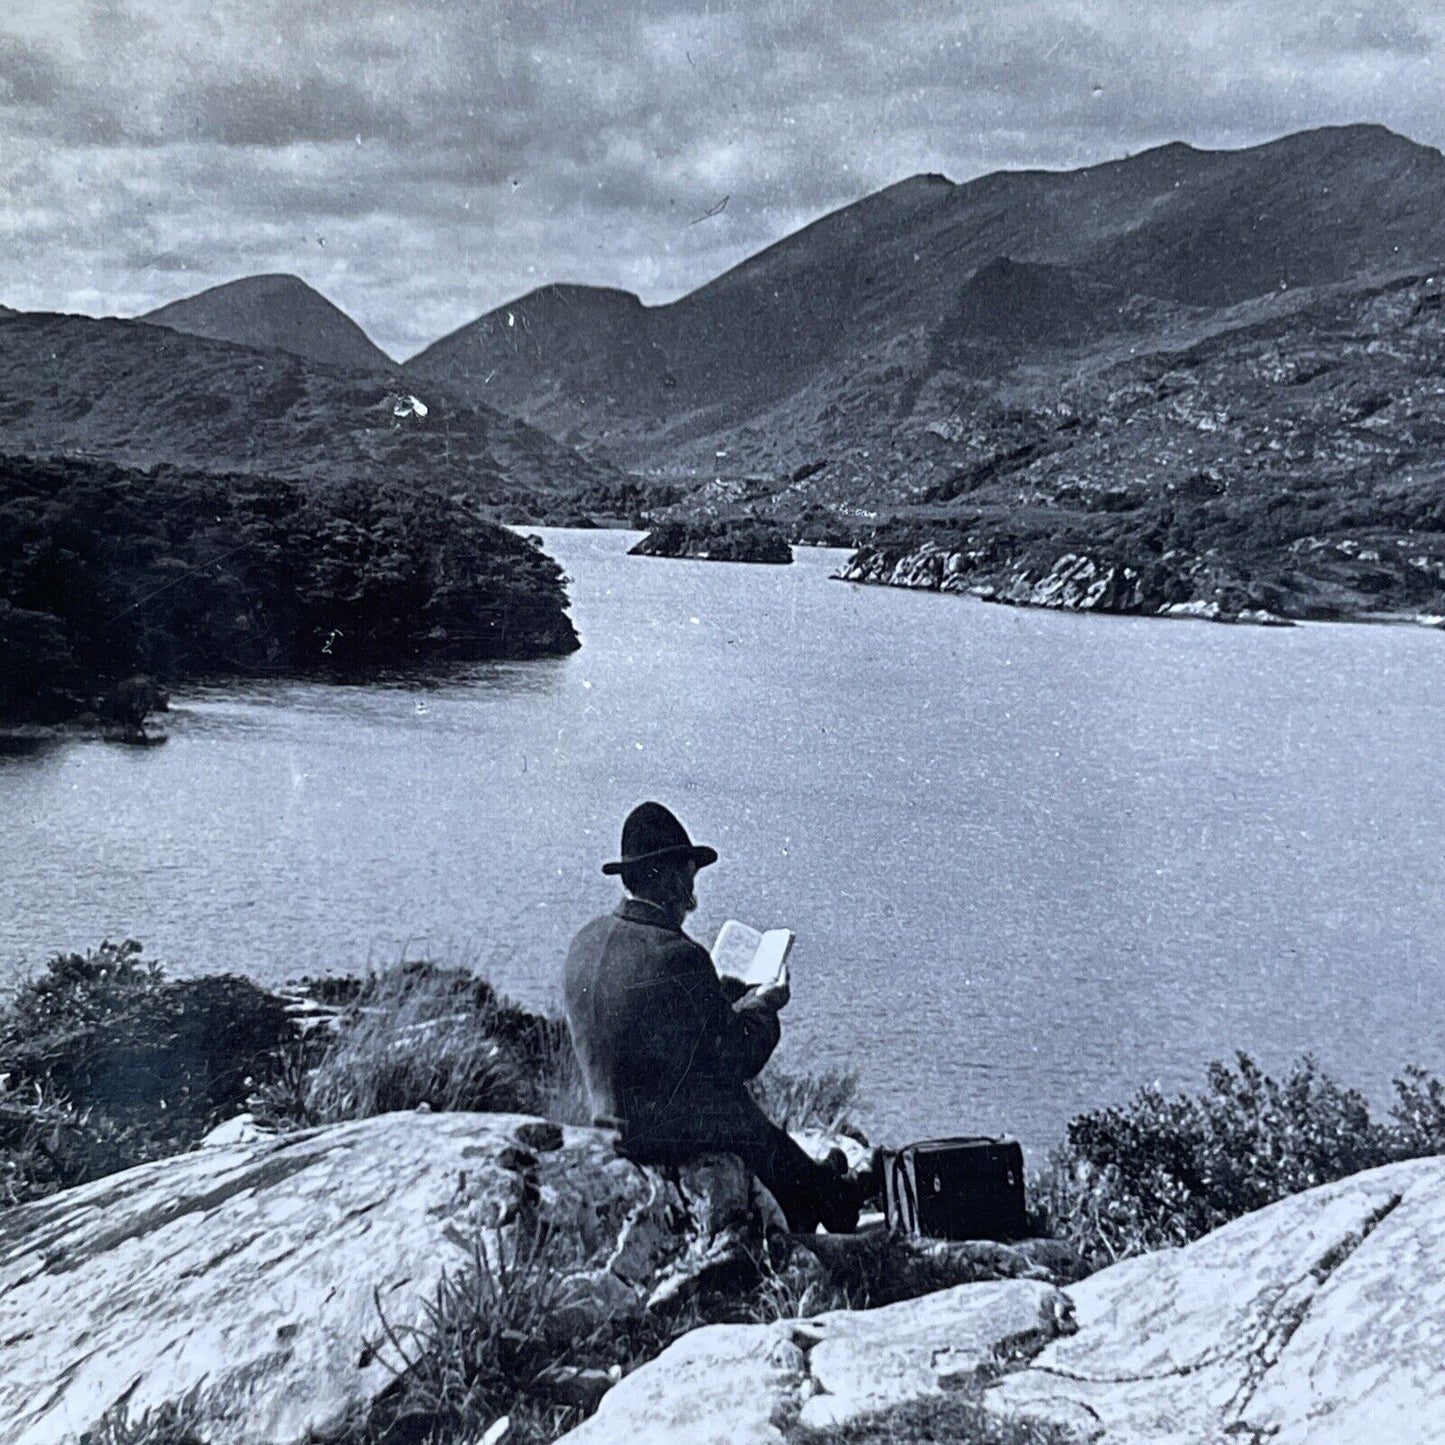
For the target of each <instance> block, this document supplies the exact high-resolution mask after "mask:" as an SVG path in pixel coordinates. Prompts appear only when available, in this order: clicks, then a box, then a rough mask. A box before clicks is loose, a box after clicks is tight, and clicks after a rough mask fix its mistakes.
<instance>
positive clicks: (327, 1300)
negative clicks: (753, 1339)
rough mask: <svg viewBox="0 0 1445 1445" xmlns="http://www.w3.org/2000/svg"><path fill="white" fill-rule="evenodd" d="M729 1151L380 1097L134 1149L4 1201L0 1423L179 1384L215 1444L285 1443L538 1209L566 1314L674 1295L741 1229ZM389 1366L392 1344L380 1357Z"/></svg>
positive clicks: (35, 1425) (178, 1393) (23, 1422)
mask: <svg viewBox="0 0 1445 1445" xmlns="http://www.w3.org/2000/svg"><path fill="white" fill-rule="evenodd" d="M754 1208H755V1206H754V1203H753V1200H752V1198H751V1196H750V1189H749V1181H748V1179H747V1176H746V1175H745V1174H744V1173H743V1170H742V1167H741V1165H739V1164H737V1163H736V1161H730V1160H725V1159H718V1160H715V1161H711V1162H700V1163H699V1164H698V1165H695V1166H691V1167H689V1168H687V1169H684V1170H682V1171H681V1173H680V1176H679V1180H678V1182H677V1183H671V1182H666V1181H664V1180H663V1179H661V1178H660V1177H659V1176H658V1175H657V1174H655V1173H653V1172H651V1171H647V1170H643V1169H640V1168H638V1167H637V1166H636V1165H633V1164H630V1163H628V1162H626V1161H625V1160H622V1159H619V1158H618V1157H617V1156H616V1154H615V1153H614V1151H613V1149H612V1144H611V1136H610V1135H608V1134H605V1133H603V1132H602V1131H599V1130H592V1129H565V1130H564V1129H561V1128H559V1127H558V1126H556V1125H553V1124H546V1123H543V1122H542V1121H541V1120H537V1119H529V1118H526V1117H524V1116H520V1115H506V1114H390V1115H384V1116H382V1117H380V1118H376V1119H369V1120H363V1121H360V1122H357V1123H353V1124H342V1125H336V1126H333V1127H330V1128H325V1129H314V1130H308V1131H306V1132H303V1133H296V1134H288V1135H281V1136H277V1137H274V1138H269V1139H264V1140H261V1141H259V1142H257V1141H251V1142H247V1141H244V1140H242V1141H241V1142H237V1143H233V1144H224V1143H223V1144H218V1145H216V1146H215V1147H211V1148H207V1149H203V1150H199V1151H197V1152H195V1153H192V1154H188V1155H182V1156H180V1157H178V1158H174V1159H169V1160H164V1161H161V1162H159V1163H156V1164H147V1165H143V1166H141V1167H139V1168H136V1169H131V1170H128V1171H126V1172H125V1173H123V1174H117V1175H113V1176H111V1177H109V1178H107V1179H103V1180H100V1181H98V1182H96V1183H94V1184H90V1185H86V1186H83V1187H81V1188H78V1189H73V1190H69V1191H67V1192H65V1193H63V1194H60V1195H56V1196H54V1197H52V1198H50V1199H47V1200H44V1201H41V1202H39V1203H36V1204H30V1205H25V1206H22V1207H19V1208H15V1209H11V1210H9V1211H6V1212H5V1213H3V1214H0V1356H3V1361H4V1364H3V1368H0V1440H4V1441H5V1442H7V1445H60V1442H65V1441H72V1440H75V1439H77V1438H78V1437H79V1436H80V1434H81V1433H82V1432H83V1431H85V1430H87V1429H89V1428H90V1427H91V1426H93V1425H94V1424H95V1422H96V1421H97V1420H98V1419H99V1418H100V1417H101V1416H102V1415H103V1414H104V1413H105V1412H106V1411H107V1410H108V1409H110V1408H111V1407H113V1406H115V1405H116V1404H117V1402H120V1401H122V1400H123V1401H125V1402H126V1403H127V1406H128V1409H129V1410H130V1411H131V1413H132V1415H138V1414H140V1413H142V1412H144V1411H145V1410H147V1409H152V1408H155V1407H158V1406H161V1405H163V1404H166V1403H168V1402H176V1401H179V1400H181V1399H183V1398H185V1397H187V1396H191V1397H192V1398H193V1399H194V1400H195V1403H196V1405H197V1407H198V1410H199V1413H200V1416H201V1417H202V1418H203V1419H204V1420H205V1422H206V1434H207V1439H208V1440H209V1441H210V1442H211V1445H291V1442H299V1441H302V1440H304V1439H306V1438H308V1431H316V1432H324V1431H325V1430H326V1429H327V1428H329V1427H334V1426H336V1425H337V1424H338V1423H339V1422H340V1421H342V1420H344V1419H346V1418H348V1417H350V1416H352V1415H354V1414H355V1413H357V1412H359V1411H364V1410H365V1409H366V1408H367V1407H368V1405H369V1404H370V1403H371V1402H372V1401H373V1400H374V1399H375V1398H376V1397H377V1395H378V1394H379V1393H380V1392H381V1391H382V1390H383V1389H385V1387H386V1386H387V1385H388V1384H389V1383H390V1382H391V1380H392V1378H393V1375H392V1370H391V1369H390V1368H389V1366H388V1358H387V1351H386V1347H385V1341H384V1339H383V1317H384V1319H385V1321H386V1322H387V1323H388V1324H390V1325H391V1326H392V1327H393V1328H399V1329H400V1330H401V1331H403V1332H404V1331H405V1330H406V1328H407V1327H408V1326H410V1325H411V1324H413V1323H414V1322H415V1321H416V1319H417V1316H418V1313H419V1310H420V1306H421V1303H422V1301H424V1300H425V1299H426V1298H427V1297H428V1296H430V1295H432V1294H433V1293H434V1291H435V1287H436V1284H437V1281H438V1279H439V1277H440V1275H441V1273H442V1271H443V1270H449V1271H455V1270H457V1269H459V1268H461V1267H462V1266H464V1264H465V1262H466V1260H467V1256H468V1251H469V1249H470V1247H471V1244H472V1241H474V1240H475V1239H476V1237H477V1235H478V1232H479V1231H481V1233H482V1235H483V1238H484V1239H487V1240H489V1241H495V1240H497V1239H498V1238H499V1237H500V1238H506V1237H508V1236H510V1235H512V1234H513V1233H514V1232H515V1231H517V1230H521V1229H536V1228H538V1227H550V1228H551V1230H552V1231H553V1233H554V1234H555V1235H556V1237H558V1238H559V1239H562V1240H564V1241H566V1247H567V1249H568V1252H569V1254H568V1258H569V1259H570V1261H571V1262H570V1264H569V1266H568V1268H569V1270H570V1271H571V1272H572V1273H573V1276H574V1277H575V1283H576V1289H575V1297H576V1301H577V1307H578V1308H579V1309H582V1310H585V1311H589V1312H591V1313H592V1314H594V1315H596V1316H599V1317H600V1316H603V1315H606V1316H609V1317H615V1316H616V1315H625V1314H627V1313H628V1312H633V1311H636V1312H640V1311H642V1310H643V1309H644V1308H645V1307H646V1306H647V1304H648V1302H649V1300H661V1299H665V1298H669V1297H675V1296H677V1295H678V1294H680V1293H682V1292H684V1291H685V1290H686V1289H687V1288H688V1287H689V1285H690V1284H691V1283H693V1282H695V1281H697V1280H698V1279H699V1277H700V1276H702V1275H704V1274H705V1273H706V1272H707V1271H708V1270H709V1269H711V1268H713V1267H715V1266H723V1265H726V1264H728V1263H729V1262H730V1260H731V1257H732V1252H733V1251H734V1250H735V1249H736V1248H737V1247H738V1246H739V1245H740V1242H741V1241H742V1239H743V1237H744V1235H746V1234H747V1233H749V1232H750V1231H753V1230H754V1229H755V1225H754ZM393 1363H394V1362H393Z"/></svg>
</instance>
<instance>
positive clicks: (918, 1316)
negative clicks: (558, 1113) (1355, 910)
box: [565, 1158, 1445, 1445]
mask: <svg viewBox="0 0 1445 1445" xmlns="http://www.w3.org/2000/svg"><path fill="white" fill-rule="evenodd" d="M1442 1186H1445V1158H1435V1159H1420V1160H1413V1161H1411V1162H1409V1163H1405V1164H1395V1165H1389V1166H1387V1167H1385V1168H1383V1169H1376V1170H1372V1171H1369V1172H1367V1173H1364V1174H1358V1175H1355V1176H1354V1177H1352V1178H1349V1179H1345V1180H1342V1181H1340V1182H1339V1183H1336V1184H1330V1185H1325V1186H1322V1187H1320V1188H1317V1189H1313V1190H1310V1191H1309V1192H1307V1193H1305V1194H1299V1195H1295V1196H1293V1197H1292V1198H1289V1199H1286V1200H1283V1201H1282V1202H1280V1203H1278V1204H1275V1205H1272V1206H1270V1207H1269V1208H1267V1209H1263V1210H1260V1211H1258V1212H1257V1213H1255V1214H1251V1215H1246V1216H1245V1217H1244V1218H1242V1219H1239V1220H1236V1221H1235V1222H1234V1223H1232V1224H1229V1225H1226V1226H1225V1227H1224V1228H1222V1229H1220V1230H1217V1231H1216V1232H1215V1233H1214V1234H1211V1235H1207V1236H1206V1237H1205V1238H1203V1239H1201V1240H1199V1241H1197V1242H1196V1243H1194V1244H1192V1245H1190V1246H1188V1247H1186V1248H1183V1249H1174V1250H1165V1251H1162V1252H1160V1253H1157V1254H1150V1255H1143V1256H1140V1257H1138V1258H1135V1259H1130V1260H1127V1261H1125V1262H1124V1263H1122V1264H1118V1265H1115V1266H1114V1267H1112V1268H1110V1269H1106V1270H1103V1271H1101V1272H1100V1273H1098V1274H1096V1275H1093V1276H1092V1277H1090V1278H1089V1279H1086V1280H1084V1281H1082V1282H1081V1283H1079V1284H1076V1285H1073V1286H1071V1287H1068V1288H1065V1289H1058V1288H1054V1287H1052V1286H1050V1285H1048V1284H1045V1283H1043V1282H1041V1281H1033V1280H1009V1281H1001V1282H994V1283H986V1284H973V1285H962V1286H959V1287H956V1288H953V1289H949V1290H945V1291H942V1292H939V1293H936V1294H932V1295H929V1296H926V1297H924V1298H921V1299H916V1300H911V1301H906V1302H903V1303H900V1304H895V1305H891V1306H888V1307H886V1308H883V1309H876V1310H868V1311H857V1312H838V1313H832V1314H824V1315H820V1316H818V1317H816V1318H813V1319H809V1320H796V1321H780V1322H778V1323H776V1324H771V1325H745V1326H719V1327H713V1328H709V1329H704V1330H698V1331H695V1332H694V1333H693V1334H690V1335H688V1336H686V1337H684V1338H683V1339H681V1340H679V1341H678V1342H677V1343H676V1344H674V1345H672V1346H671V1347H670V1348H669V1349H668V1350H666V1351H665V1352H664V1353H663V1354H662V1355H660V1356H659V1357H658V1358H657V1359H656V1360H655V1361H653V1362H652V1363H651V1364H649V1365H644V1366H643V1367H642V1368H641V1369H639V1370H637V1371H636V1372H635V1373H634V1374H632V1375H630V1376H628V1378H627V1379H625V1380H624V1381H622V1382H621V1383H620V1384H619V1385H618V1386H617V1387H616V1388H615V1389H613V1390H612V1391H611V1392H610V1393H609V1394H608V1395H607V1396H606V1398H604V1399H603V1401H602V1403H601V1405H600V1407H599V1409H598V1411H597V1413H596V1414H595V1415H594V1416H593V1417H592V1418H591V1419H590V1420H588V1421H587V1422H586V1423H585V1424H583V1425H582V1426H581V1427H580V1428H578V1429H577V1430H574V1431H573V1432H572V1433H571V1434H570V1435H568V1436H567V1437H565V1438H566V1439H567V1440H569V1441H573V1442H576V1445H671V1442H673V1441H677V1440H683V1439H685V1440H689V1441H691V1442H695V1445H704V1442H714V1441H715V1442H718V1445H723V1442H726V1445H785V1442H787V1441H788V1440H789V1439H790V1438H791V1437H793V1436H794V1435H795V1433H796V1430H795V1427H796V1426H798V1425H801V1426H804V1427H807V1426H812V1427H816V1428H819V1429H823V1430H830V1429H834V1428H837V1427H841V1426H846V1425H848V1424H850V1423H853V1422H857V1421H860V1420H863V1419H865V1418H867V1417H868V1416H870V1415H874V1414H876V1413H878V1412H880V1411H887V1410H889V1409H891V1408H894V1407H898V1406H904V1405H909V1404H912V1403H916V1402H927V1401H928V1400H931V1399H932V1400H937V1399H940V1398H943V1397H945V1396H946V1395H948V1394H949V1393H950V1392H954V1391H968V1392H971V1394H972V1395H973V1396H974V1397H975V1398H977V1400H978V1401H979V1403H980V1405H981V1406H982V1408H984V1409H986V1410H987V1411H989V1412H990V1413H992V1414H994V1415H996V1416H998V1417H1000V1418H1002V1419H1008V1420H1013V1421H1017V1422H1020V1423H1023V1422H1029V1423H1032V1424H1035V1425H1038V1426H1040V1427H1042V1428H1046V1429H1052V1430H1054V1431H1057V1432H1060V1433H1062V1434H1063V1435H1064V1436H1065V1438H1074V1439H1077V1440H1078V1441H1079V1442H1081V1445H1082V1442H1090V1445H1096V1442H1097V1445H1145V1442H1150V1445H1159V1442H1165V1441H1168V1442H1177V1445H1193V1442H1204V1441H1228V1440H1238V1441H1246V1442H1260V1441H1264V1440H1268V1441H1270V1442H1271V1445H1366V1442H1374V1441H1386V1440H1388V1441H1390V1442H1391V1445H1416V1442H1418V1445H1427V1442H1434V1441H1437V1440H1438V1439H1439V1438H1440V1422H1441V1420H1445V1367H1442V1365H1441V1359H1442V1357H1445V1190H1442ZM869 1438H874V1437H871V1436H870V1437H869ZM877 1438H879V1439H882V1438H889V1439H891V1438H896V1437H895V1436H891V1435H886V1434H880V1435H879V1436H878V1437H877Z"/></svg>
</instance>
